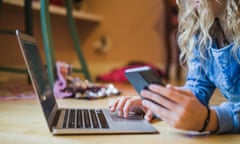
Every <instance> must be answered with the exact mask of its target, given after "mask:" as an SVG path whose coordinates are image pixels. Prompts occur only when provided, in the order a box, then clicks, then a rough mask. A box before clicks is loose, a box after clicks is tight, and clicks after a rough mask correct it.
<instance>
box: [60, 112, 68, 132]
mask: <svg viewBox="0 0 240 144" xmlns="http://www.w3.org/2000/svg"><path fill="white" fill-rule="evenodd" d="M68 112H69V111H68V110H65V115H64V120H63V126H62V127H63V128H67V126H68V124H67V122H68Z"/></svg>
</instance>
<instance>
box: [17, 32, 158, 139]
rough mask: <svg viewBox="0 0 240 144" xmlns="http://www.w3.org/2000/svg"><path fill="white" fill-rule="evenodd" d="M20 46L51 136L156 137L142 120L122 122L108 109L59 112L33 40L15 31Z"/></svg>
mask: <svg viewBox="0 0 240 144" xmlns="http://www.w3.org/2000/svg"><path fill="white" fill-rule="evenodd" d="M16 35H17V39H18V43H19V46H20V48H21V51H22V55H23V57H24V61H25V63H26V66H27V69H28V73H29V75H30V78H31V81H32V84H33V88H34V91H35V94H36V95H37V96H38V98H39V101H40V104H41V106H42V110H43V113H44V116H45V119H46V121H47V125H48V127H49V130H50V132H51V133H53V134H124V133H126V134H129V133H158V131H157V130H156V129H155V128H154V127H153V126H151V124H149V123H148V122H147V121H145V120H144V119H143V117H142V116H140V115H137V114H131V115H129V117H128V118H121V117H119V116H118V115H117V114H116V113H112V112H110V111H109V110H108V109H89V108H88V109H86V108H79V109H70V108H69V109H67V108H65V109H60V108H58V105H57V102H56V99H55V97H54V95H53V91H52V87H51V85H50V82H49V80H48V76H47V72H46V69H45V66H44V64H43V62H42V59H41V56H40V54H39V49H38V45H37V42H36V40H35V39H34V38H33V37H32V36H29V35H26V34H23V33H21V32H19V31H18V30H16Z"/></svg>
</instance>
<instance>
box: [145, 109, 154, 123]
mask: <svg viewBox="0 0 240 144" xmlns="http://www.w3.org/2000/svg"><path fill="white" fill-rule="evenodd" d="M152 118H153V113H152V111H150V110H148V111H147V112H146V114H145V115H144V119H145V120H146V121H148V122H150V121H151V120H152Z"/></svg>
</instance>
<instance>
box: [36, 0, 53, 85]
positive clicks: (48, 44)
mask: <svg viewBox="0 0 240 144" xmlns="http://www.w3.org/2000/svg"><path fill="white" fill-rule="evenodd" d="M48 5H49V1H48V0H41V3H40V7H41V9H40V15H41V26H42V36H43V44H44V50H45V55H46V61H47V71H48V77H49V81H50V83H51V85H52V86H53V84H54V81H55V78H56V75H55V72H56V69H55V56H54V53H53V44H52V33H51V32H52V31H51V28H50V26H51V25H50V14H49V9H48Z"/></svg>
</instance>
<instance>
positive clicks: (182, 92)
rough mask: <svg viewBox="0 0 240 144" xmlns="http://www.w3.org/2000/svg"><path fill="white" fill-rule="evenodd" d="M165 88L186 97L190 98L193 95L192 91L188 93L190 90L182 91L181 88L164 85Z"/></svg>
mask: <svg viewBox="0 0 240 144" xmlns="http://www.w3.org/2000/svg"><path fill="white" fill-rule="evenodd" d="M166 88H169V89H172V90H175V91H177V92H179V93H181V94H184V95H186V96H192V95H193V93H192V91H190V90H186V89H183V88H181V87H176V86H172V85H170V84H168V85H166Z"/></svg>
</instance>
